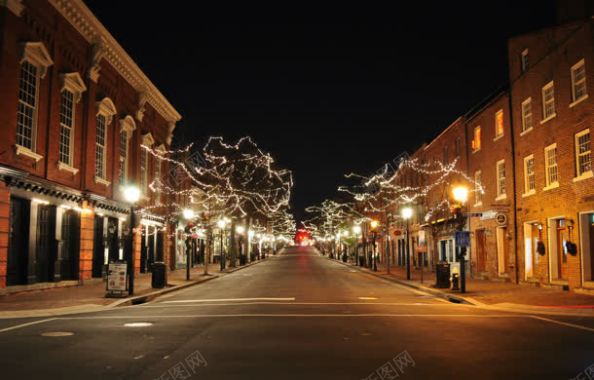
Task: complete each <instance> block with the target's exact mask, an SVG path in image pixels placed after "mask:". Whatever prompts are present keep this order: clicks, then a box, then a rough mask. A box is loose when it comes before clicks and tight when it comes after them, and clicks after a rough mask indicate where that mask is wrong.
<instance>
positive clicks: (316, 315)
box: [57, 313, 530, 320]
mask: <svg viewBox="0 0 594 380" xmlns="http://www.w3.org/2000/svg"><path fill="white" fill-rule="evenodd" d="M246 317H255V318H264V317H270V318H336V317H343V318H353V317H355V318H373V317H380V318H529V317H530V316H527V315H513V314H483V315H476V314H387V313H359V314H338V313H311V314H297V313H278V314H277V313H272V314H270V313H268V314H263V313H239V314H191V315H186V314H182V315H178V314H171V315H137V316H136V315H109V316H107V315H106V316H102V317H99V316H92V317H60V318H57V319H61V320H85V319H88V320H97V319H139V318H142V319H191V318H246Z"/></svg>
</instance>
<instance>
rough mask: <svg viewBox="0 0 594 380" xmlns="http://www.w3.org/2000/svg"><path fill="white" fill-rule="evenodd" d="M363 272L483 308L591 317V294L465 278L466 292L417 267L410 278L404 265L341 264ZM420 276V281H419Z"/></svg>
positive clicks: (593, 309) (593, 302)
mask: <svg viewBox="0 0 594 380" xmlns="http://www.w3.org/2000/svg"><path fill="white" fill-rule="evenodd" d="M339 262H340V263H342V264H344V265H348V266H349V267H352V268H355V269H358V270H360V271H362V272H365V273H368V274H370V275H373V276H377V277H380V278H383V279H386V280H389V281H392V282H396V283H398V284H401V285H404V286H408V287H411V288H414V289H418V290H422V291H424V292H427V293H430V294H433V295H435V296H438V297H441V298H444V299H447V300H449V301H451V302H456V303H465V304H469V305H475V306H480V307H482V308H485V309H491V310H503V311H514V312H521V313H530V314H548V315H562V316H580V317H594V296H590V295H584V294H576V293H573V292H569V291H560V290H556V289H548V288H540V287H534V286H528V285H517V284H515V283H511V282H504V281H490V280H478V279H469V278H467V280H466V293H463V294H462V293H460V291H457V290H456V291H454V290H451V289H438V288H436V287H435V286H434V285H435V282H436V281H435V272H430V271H427V269H426V270H425V271H424V272H423V273H422V274H421V271H420V270H419V269H414V268H411V280H406V270H405V268H403V267H399V266H397V267H392V268H390V274H388V273H387V271H386V268H385V267H384V266H378V270H377V272H374V271H372V270H371V269H369V268H365V267H360V266H358V265H355V264H354V263H352V262H348V263H343V262H342V261H339ZM421 276H422V282H421Z"/></svg>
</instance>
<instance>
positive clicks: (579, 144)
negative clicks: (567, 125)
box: [575, 129, 592, 177]
mask: <svg viewBox="0 0 594 380" xmlns="http://www.w3.org/2000/svg"><path fill="white" fill-rule="evenodd" d="M591 153H592V151H591V147H590V130H589V129H586V130H584V131H582V132H580V133H578V134H576V135H575V159H576V168H577V176H578V177H580V176H583V175H585V174H587V173H589V172H591V171H592V157H591Z"/></svg>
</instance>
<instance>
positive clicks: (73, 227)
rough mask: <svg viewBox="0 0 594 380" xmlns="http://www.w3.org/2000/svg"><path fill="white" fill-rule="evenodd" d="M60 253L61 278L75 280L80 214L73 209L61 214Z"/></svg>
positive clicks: (77, 264)
mask: <svg viewBox="0 0 594 380" xmlns="http://www.w3.org/2000/svg"><path fill="white" fill-rule="evenodd" d="M61 253H62V254H61V257H62V261H61V265H60V267H61V268H60V269H61V270H60V274H61V279H63V280H77V279H78V273H79V262H80V261H79V256H80V215H79V213H78V212H76V211H74V210H68V211H66V212H64V213H63V214H62V252H61Z"/></svg>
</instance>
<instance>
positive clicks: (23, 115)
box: [17, 61, 39, 150]
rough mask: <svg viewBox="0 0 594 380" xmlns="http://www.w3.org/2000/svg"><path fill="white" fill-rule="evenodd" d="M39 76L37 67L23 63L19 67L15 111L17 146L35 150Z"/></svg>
mask: <svg viewBox="0 0 594 380" xmlns="http://www.w3.org/2000/svg"><path fill="white" fill-rule="evenodd" d="M38 85H39V74H38V69H37V67H35V66H33V65H32V64H30V63H29V62H27V61H25V62H23V64H22V65H21V79H20V83H19V86H20V87H19V106H18V111H17V144H18V145H20V146H22V147H24V148H27V149H29V150H35V133H36V129H37V89H38V87H39V86H38Z"/></svg>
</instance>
